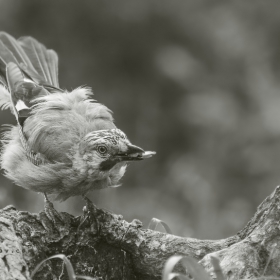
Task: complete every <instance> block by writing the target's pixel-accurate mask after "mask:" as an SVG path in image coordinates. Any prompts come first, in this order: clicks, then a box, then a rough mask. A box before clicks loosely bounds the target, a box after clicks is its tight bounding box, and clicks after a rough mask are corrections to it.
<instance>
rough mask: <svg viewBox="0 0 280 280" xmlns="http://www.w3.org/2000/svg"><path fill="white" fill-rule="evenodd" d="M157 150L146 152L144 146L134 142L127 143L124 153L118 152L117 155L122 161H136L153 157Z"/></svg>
mask: <svg viewBox="0 0 280 280" xmlns="http://www.w3.org/2000/svg"><path fill="white" fill-rule="evenodd" d="M153 154H155V152H145V151H144V150H143V149H142V148H140V147H137V146H135V145H132V144H128V145H127V150H126V151H125V152H124V153H118V154H117V155H116V156H115V157H116V158H118V159H119V160H120V161H136V160H142V159H144V158H148V157H151V156H152V155H153Z"/></svg>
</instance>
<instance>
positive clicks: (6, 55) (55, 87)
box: [0, 32, 61, 113]
mask: <svg viewBox="0 0 280 280" xmlns="http://www.w3.org/2000/svg"><path fill="white" fill-rule="evenodd" d="M0 85H1V87H0V106H1V107H2V108H3V109H6V108H8V107H10V108H11V109H16V111H17V112H14V113H18V112H19V111H21V110H22V109H26V108H29V107H30V102H32V100H33V99H34V98H36V97H39V96H44V95H46V94H49V93H52V92H53V91H61V89H60V88H59V83H58V57H57V54H56V52H55V51H53V50H48V49H46V47H45V46H44V45H42V44H41V43H39V42H38V41H37V40H35V39H34V38H32V37H21V38H19V39H18V40H16V39H15V38H13V37H12V36H10V35H9V34H7V33H5V32H0ZM11 103H14V104H11ZM13 105H14V106H13ZM13 107H15V108H13ZM17 107H18V108H17Z"/></svg>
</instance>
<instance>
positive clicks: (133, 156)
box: [79, 129, 155, 172]
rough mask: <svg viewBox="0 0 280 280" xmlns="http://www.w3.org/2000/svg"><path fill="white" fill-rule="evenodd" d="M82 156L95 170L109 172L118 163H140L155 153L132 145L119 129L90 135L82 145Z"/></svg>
mask: <svg viewBox="0 0 280 280" xmlns="http://www.w3.org/2000/svg"><path fill="white" fill-rule="evenodd" d="M79 151H80V154H81V155H82V157H83V159H84V160H85V161H87V162H88V163H89V164H90V165H91V166H92V167H93V168H94V169H95V170H99V171H105V172H106V171H108V170H110V169H111V168H112V167H114V166H115V165H116V164H117V163H120V162H126V161H139V160H142V159H144V158H148V157H151V156H152V155H153V154H155V152H145V151H144V150H143V149H141V148H140V147H137V146H135V145H132V144H131V143H130V141H129V140H128V139H127V137H126V135H125V134H124V133H123V132H122V131H121V130H119V129H108V130H98V131H94V132H90V133H88V134H87V135H86V136H85V137H84V138H83V140H82V141H81V143H80V146H79Z"/></svg>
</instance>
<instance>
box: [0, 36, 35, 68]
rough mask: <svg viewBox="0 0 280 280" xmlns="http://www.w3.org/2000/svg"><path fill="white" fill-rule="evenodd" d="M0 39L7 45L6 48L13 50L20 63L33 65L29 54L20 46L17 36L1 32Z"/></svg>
mask: <svg viewBox="0 0 280 280" xmlns="http://www.w3.org/2000/svg"><path fill="white" fill-rule="evenodd" d="M0 41H1V42H2V43H3V44H4V45H5V46H6V48H8V49H9V50H10V51H11V52H12V54H13V56H14V57H15V59H16V61H17V62H18V63H24V64H28V65H29V64H30V65H32V63H31V62H30V60H29V58H28V56H27V55H26V54H25V52H24V50H23V49H22V48H21V47H20V45H19V44H18V42H17V40H16V39H15V38H13V37H12V36H10V35H9V34H7V33H6V32H0ZM1 56H2V55H1ZM9 62H10V61H9Z"/></svg>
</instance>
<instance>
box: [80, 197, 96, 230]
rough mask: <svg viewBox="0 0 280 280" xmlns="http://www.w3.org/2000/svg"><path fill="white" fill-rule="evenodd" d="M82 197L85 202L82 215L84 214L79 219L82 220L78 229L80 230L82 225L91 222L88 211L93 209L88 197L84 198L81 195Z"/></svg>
mask: <svg viewBox="0 0 280 280" xmlns="http://www.w3.org/2000/svg"><path fill="white" fill-rule="evenodd" d="M82 197H83V199H84V200H85V202H86V205H85V206H84V207H83V213H84V214H83V216H82V217H81V218H82V219H81V221H80V224H79V226H78V229H80V228H81V227H82V225H83V224H85V223H86V222H90V220H91V217H90V216H91V215H90V214H91V212H90V210H91V209H93V208H94V205H93V203H92V201H91V200H90V199H89V198H88V197H86V196H85V195H83V196H82Z"/></svg>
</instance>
